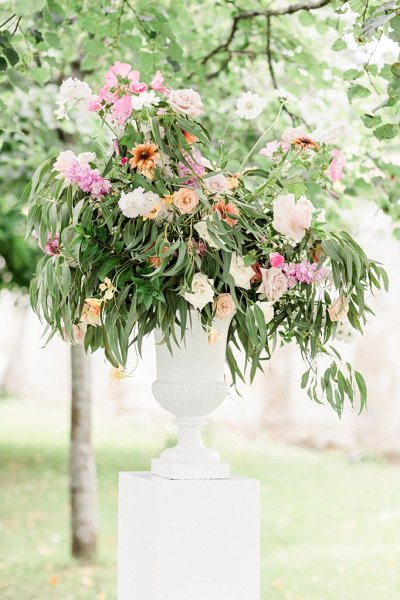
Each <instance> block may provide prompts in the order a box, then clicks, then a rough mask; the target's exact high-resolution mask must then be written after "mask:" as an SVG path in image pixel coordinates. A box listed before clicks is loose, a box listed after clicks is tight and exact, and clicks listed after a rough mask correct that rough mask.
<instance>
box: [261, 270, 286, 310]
mask: <svg viewBox="0 0 400 600" xmlns="http://www.w3.org/2000/svg"><path fill="white" fill-rule="evenodd" d="M261 276H262V283H261V285H260V287H259V288H258V290H257V292H258V293H259V294H264V295H265V296H266V297H267V299H268V300H269V301H270V302H276V301H277V300H279V298H280V297H281V296H283V294H284V293H285V292H287V289H288V285H287V279H286V275H285V274H284V273H282V270H281V269H278V268H277V267H271V268H270V269H261Z"/></svg>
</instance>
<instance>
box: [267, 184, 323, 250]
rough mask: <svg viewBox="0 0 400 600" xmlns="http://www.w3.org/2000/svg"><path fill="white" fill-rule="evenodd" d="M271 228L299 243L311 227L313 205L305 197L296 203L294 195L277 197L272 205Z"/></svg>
mask: <svg viewBox="0 0 400 600" xmlns="http://www.w3.org/2000/svg"><path fill="white" fill-rule="evenodd" d="M273 209H274V220H273V223H272V225H273V227H274V228H275V229H276V231H278V232H279V233H281V234H282V235H286V236H287V237H289V238H290V239H291V240H293V241H295V242H300V241H301V240H302V239H303V237H304V234H305V232H306V229H309V227H310V226H311V218H312V213H313V210H314V207H313V205H312V204H311V202H310V201H309V200H307V198H306V197H305V196H301V197H300V199H299V200H298V201H297V202H296V201H295V196H294V194H287V195H282V196H278V197H277V198H276V199H275V200H274V203H273Z"/></svg>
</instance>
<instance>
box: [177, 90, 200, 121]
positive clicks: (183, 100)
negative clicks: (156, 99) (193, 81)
mask: <svg viewBox="0 0 400 600" xmlns="http://www.w3.org/2000/svg"><path fill="white" fill-rule="evenodd" d="M168 102H169V105H170V107H171V108H172V109H173V110H174V111H175V112H177V113H180V114H181V115H187V116H188V117H197V116H198V115H201V114H202V113H203V112H204V109H203V103H202V101H201V98H200V94H198V93H197V92H196V91H195V90H192V89H186V90H172V91H171V92H170V94H169V96H168Z"/></svg>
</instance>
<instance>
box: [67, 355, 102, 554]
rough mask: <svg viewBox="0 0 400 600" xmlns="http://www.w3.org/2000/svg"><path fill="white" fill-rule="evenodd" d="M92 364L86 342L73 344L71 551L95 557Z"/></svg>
mask: <svg viewBox="0 0 400 600" xmlns="http://www.w3.org/2000/svg"><path fill="white" fill-rule="evenodd" d="M91 428H92V419H91V392H90V365H89V358H88V357H87V355H86V353H85V350H84V348H83V344H75V345H72V346H71V447H70V463H69V468H70V495H71V496H70V498H71V534H72V540H71V541H72V554H73V556H75V557H76V558H84V559H92V558H94V557H95V555H96V550H97V481H96V463H95V459H94V453H93V449H92V440H91Z"/></svg>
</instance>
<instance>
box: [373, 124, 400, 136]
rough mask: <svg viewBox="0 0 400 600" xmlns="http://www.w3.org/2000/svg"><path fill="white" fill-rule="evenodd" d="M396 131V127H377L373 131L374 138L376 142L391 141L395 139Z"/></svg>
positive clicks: (392, 125) (391, 125)
mask: <svg viewBox="0 0 400 600" xmlns="http://www.w3.org/2000/svg"><path fill="white" fill-rule="evenodd" d="M398 131H399V127H398V125H394V124H392V123H386V124H385V125H381V127H378V128H377V129H375V130H374V136H375V137H376V138H378V140H392V139H393V138H395V137H396V135H397V134H398Z"/></svg>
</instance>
